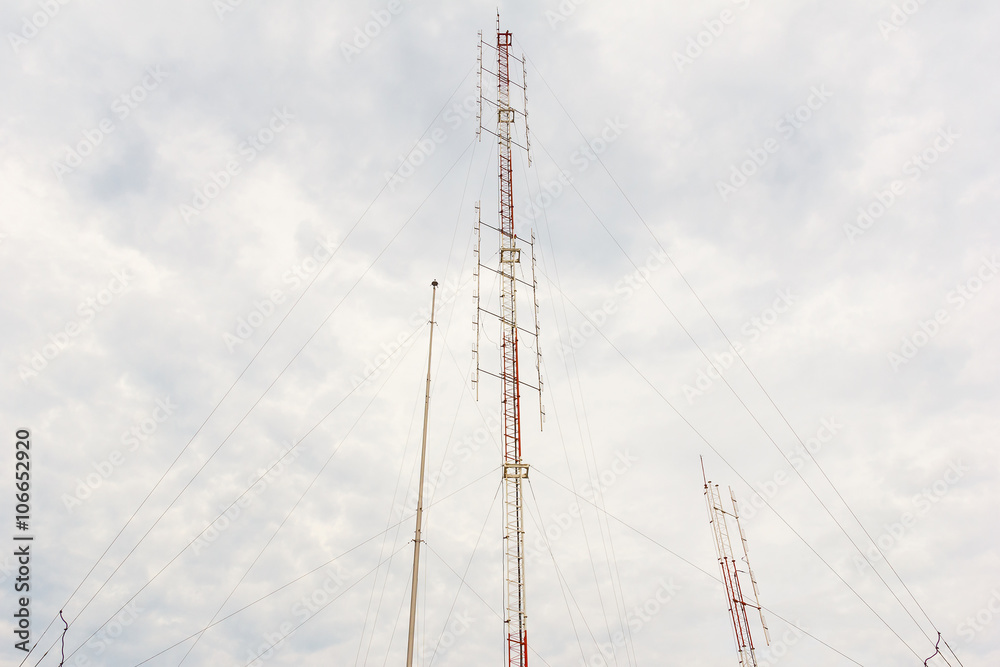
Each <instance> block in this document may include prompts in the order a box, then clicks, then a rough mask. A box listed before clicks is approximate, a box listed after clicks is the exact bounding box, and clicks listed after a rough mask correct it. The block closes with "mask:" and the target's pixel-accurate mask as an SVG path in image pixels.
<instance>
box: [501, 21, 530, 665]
mask: <svg viewBox="0 0 1000 667" xmlns="http://www.w3.org/2000/svg"><path fill="white" fill-rule="evenodd" d="M510 42H511V34H510V32H509V31H508V32H500V26H499V21H498V25H497V135H498V137H499V154H500V192H499V198H500V329H501V331H502V336H503V338H502V342H501V344H500V355H501V358H502V359H501V368H500V377H501V383H502V385H503V389H502V394H501V401H502V402H503V405H502V414H503V420H502V425H503V440H502V442H503V476H504V517H505V522H504V524H505V525H504V536H503V539H504V551H505V557H504V579H505V584H506V589H507V605H506V609H507V618H506V619H504V622H505V623H506V624H507V663H508V665H510V667H521V666H522V665H527V664H528V629H527V612H526V609H525V599H524V598H525V595H524V593H525V591H524V516H523V515H524V512H523V509H524V507H523V506H524V497H523V489H522V487H521V485H522V482H523V480H524V479H525V478H526V477H527V476H528V467H527V466H526V465H525V464H524V463H523V462H522V459H521V385H520V382H519V377H518V363H517V276H516V275H515V273H514V271H515V269H516V266H517V264H518V263H519V262H520V261H521V250H520V248H518V247H517V237H516V236H515V235H514V187H513V180H514V179H513V173H512V168H511V145H510V141H511V136H510V135H511V127H510V126H511V124H512V123H513V122H514V110H513V109H512V108H511V106H510V73H509V71H508V61H509V50H510Z"/></svg>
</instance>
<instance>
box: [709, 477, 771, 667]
mask: <svg viewBox="0 0 1000 667" xmlns="http://www.w3.org/2000/svg"><path fill="white" fill-rule="evenodd" d="M701 473H702V477H703V479H704V480H705V501H706V503H707V504H708V520H709V523H711V524H712V531H713V535H714V537H715V553H716V555H717V556H718V557H719V567H720V569H721V570H722V583H723V585H724V586H725V588H726V600H727V601H728V602H729V616H730V620H731V621H732V626H733V635H734V637H735V639H736V650H737V652H738V653H739V657H740V665H741V666H742V667H757V656H756V655H755V653H754V644H753V636H752V635H751V633H750V618H749V616H748V614H747V607H749V608H751V609H756V610H757V612H758V614H760V624H761V627H762V628H763V630H764V640H765V641H766V642H767V643H768V644H770V643H771V636H770V633H769V632H768V629H767V622H766V621H765V620H764V611H763V609H761V606H760V602H759V598H760V594H759V592H758V590H757V580H756V578H755V577H754V576H753V570H751V569H750V557H749V556H748V555H747V538H746V535H745V534H744V532H743V526H742V525H741V524H740V516H739V511H738V509H737V506H736V496H735V494H733V490H732V489H731V488H730V489H729V498H730V500H731V501H732V506H733V509H732V511H731V512H730V511H728V510H726V509H725V508H724V507H723V506H722V496H721V494H720V493H719V485H718V484H712V483H711V482H710V481H708V478H707V477H705V463H704V461H703V462H702V468H701ZM730 517H731V518H732V520H733V521H734V522H735V523H736V528H737V530H738V532H739V534H740V543H741V545H742V549H743V558H742V559H741V560H742V565H743V567H744V568H745V569H741V568H740V565H741V562H740V560H737V558H736V554H735V552H734V551H733V544H732V541H731V540H730V539H729V524H728V518H730ZM741 575H742V577H741ZM741 578H742V580H743V581H744V582H745V581H746V580H749V581H750V590H751V591H752V594H753V599H752V602H751V601H748V600H747V597H746V595H744V592H743V590H744V584H743V583H742V582H741Z"/></svg>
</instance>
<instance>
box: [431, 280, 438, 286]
mask: <svg viewBox="0 0 1000 667" xmlns="http://www.w3.org/2000/svg"><path fill="white" fill-rule="evenodd" d="M437 286H438V281H437V278H435V279H434V280H432V281H431V287H437Z"/></svg>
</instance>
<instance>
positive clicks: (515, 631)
mask: <svg viewBox="0 0 1000 667" xmlns="http://www.w3.org/2000/svg"><path fill="white" fill-rule="evenodd" d="M483 46H486V47H488V48H493V45H491V44H485V43H484V42H483V40H482V33H480V40H479V49H480V55H479V62H480V76H479V88H480V95H479V107H480V111H479V118H480V128H479V129H480V130H482V131H485V132H487V133H489V134H494V135H495V136H496V138H497V152H498V154H499V189H498V208H499V217H498V226H497V227H496V228H495V229H496V231H497V232H498V233H499V241H500V245H499V252H498V253H497V257H498V260H499V261H498V266H496V267H493V266H487V265H486V264H483V263H482V254H481V247H480V246H481V240H482V227H483V226H486V227H492V225H487V224H485V223H483V222H482V220H481V217H480V216H479V215H477V221H476V230H477V244H476V251H475V252H476V259H477V262H476V292H475V296H476V300H477V306H476V320H475V327H476V343H475V347H474V348H473V352H474V355H475V359H476V363H475V366H476V372H475V375H474V377H473V384H474V385H475V386H476V392H477V397H478V381H479V372H480V371H482V372H485V373H487V374H489V375H494V376H495V377H497V378H499V380H500V383H501V420H500V421H501V429H502V430H501V442H502V448H503V487H504V534H503V540H504V594H505V611H506V613H505V619H504V624H505V627H506V634H507V661H508V664H509V665H510V667H525V666H526V665H527V664H528V630H527V611H526V605H525V584H524V565H525V546H524V545H525V541H524V489H523V484H524V483H526V481H527V479H528V464H527V463H525V462H524V460H523V458H522V454H521V386H522V385H524V386H526V387H529V388H531V389H534V390H538V391H539V395H540V393H541V386H542V385H541V356H540V354H539V352H538V345H537V342H538V341H537V339H538V317H537V315H538V310H537V309H538V302H537V299H534V315H535V317H534V331H531V330H530V329H526V328H524V327H523V326H519V325H518V319H517V286H518V283H521V284H522V285H525V286H528V287H530V288H531V289H532V291H533V292H534V291H535V289H534V288H535V284H536V281H535V271H534V268H535V261H534V234H532V235H531V238H530V240H525V239H523V238H520V237H518V235H517V234H516V233H515V229H514V187H513V180H514V179H513V169H512V150H513V147H515V146H517V147H520V148H524V149H525V150H526V151H527V150H528V148H527V147H528V143H527V141H528V140H527V136H528V128H527V115H526V112H525V109H524V108H523V107H522V108H521V109H515V108H514V106H513V105H512V103H511V90H510V89H511V85H514V86H515V87H517V88H518V89H520V91H521V95H520V96H519V97H520V99H521V100H526V98H527V95H526V94H525V93H524V78H523V77H524V72H525V67H524V59H523V57H522V58H520V59H519V58H516V57H514V56H512V55H511V54H510V48H511V33H510V32H509V31H507V32H501V31H500V19H499V16H498V17H497V41H496V52H497V61H496V62H497V71H496V72H490V71H489V70H488V69H487V68H486V67H484V66H483V58H482V49H483ZM511 60H513V61H515V62H519V63H520V64H521V68H520V69H521V82H520V83H517V82H514V81H511V76H510V67H509V65H510V61H511ZM484 73H485V74H486V75H490V76H495V77H496V79H497V88H496V91H497V95H496V100H495V101H494V100H491V99H488V98H487V97H485V96H484V95H483V85H482V81H483V75H484ZM484 102H486V103H487V104H488V105H489V106H492V107H494V108H495V110H496V132H495V133H494V132H493V131H492V130H491V129H490V128H488V127H485V125H484V124H483V122H482V121H483V118H484V116H483V113H482V109H483V103H484ZM522 122H523V132H524V145H522V144H521V143H519V142H518V141H517V140H516V139H515V137H514V133H515V132H518V133H520V131H521V129H520V128H521V124H522ZM480 136H481V135H480ZM529 164H530V153H529ZM476 209H477V213H478V212H479V210H480V206H479V205H478V204H477V206H476ZM519 242H524V243H526V244H527V245H529V246H530V247H531V251H532V252H531V255H532V257H531V282H530V283H528V282H527V281H526V280H525V279H524V276H523V275H519V274H523V273H524V270H523V269H522V265H521V248H520V246H519ZM483 269H485V270H488V271H490V272H492V273H495V274H496V275H497V277H498V279H499V282H500V290H499V291H500V306H499V311H498V312H496V313H493V312H491V311H490V310H488V309H486V308H483V307H481V306H480V304H479V293H480V290H479V282H480V276H481V272H482V270H483ZM480 312H483V313H487V314H489V315H493V316H495V317H496V318H497V319H498V320H499V321H500V369H499V373H498V374H495V373H492V372H490V371H487V370H485V369H482V368H480V365H479V331H480V316H479V314H480ZM519 332H521V333H523V334H526V335H527V336H533V337H534V338H535V346H534V347H535V350H534V356H535V365H536V368H537V369H538V385H537V386H532V385H530V384H527V383H525V382H523V381H522V380H521V377H520V368H519V364H518V353H519V340H518V333H519ZM542 414H544V412H542Z"/></svg>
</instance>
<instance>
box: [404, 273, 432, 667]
mask: <svg viewBox="0 0 1000 667" xmlns="http://www.w3.org/2000/svg"><path fill="white" fill-rule="evenodd" d="M437 286H438V282H437V281H436V280H435V281H434V282H432V283H431V288H432V290H431V335H430V342H429V343H428V344H427V387H426V390H425V392H424V435H423V438H422V440H421V443H420V484H419V486H418V492H417V528H416V531H415V533H414V537H413V579H412V587H411V588H410V633H409V636H408V637H407V640H406V667H413V638H414V636H415V630H416V626H417V571H418V570H419V567H420V528H421V525H422V523H423V517H424V465H425V463H426V461H427V416H428V414H429V413H430V407H431V354H432V353H433V352H434V301H435V298H436V297H437Z"/></svg>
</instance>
